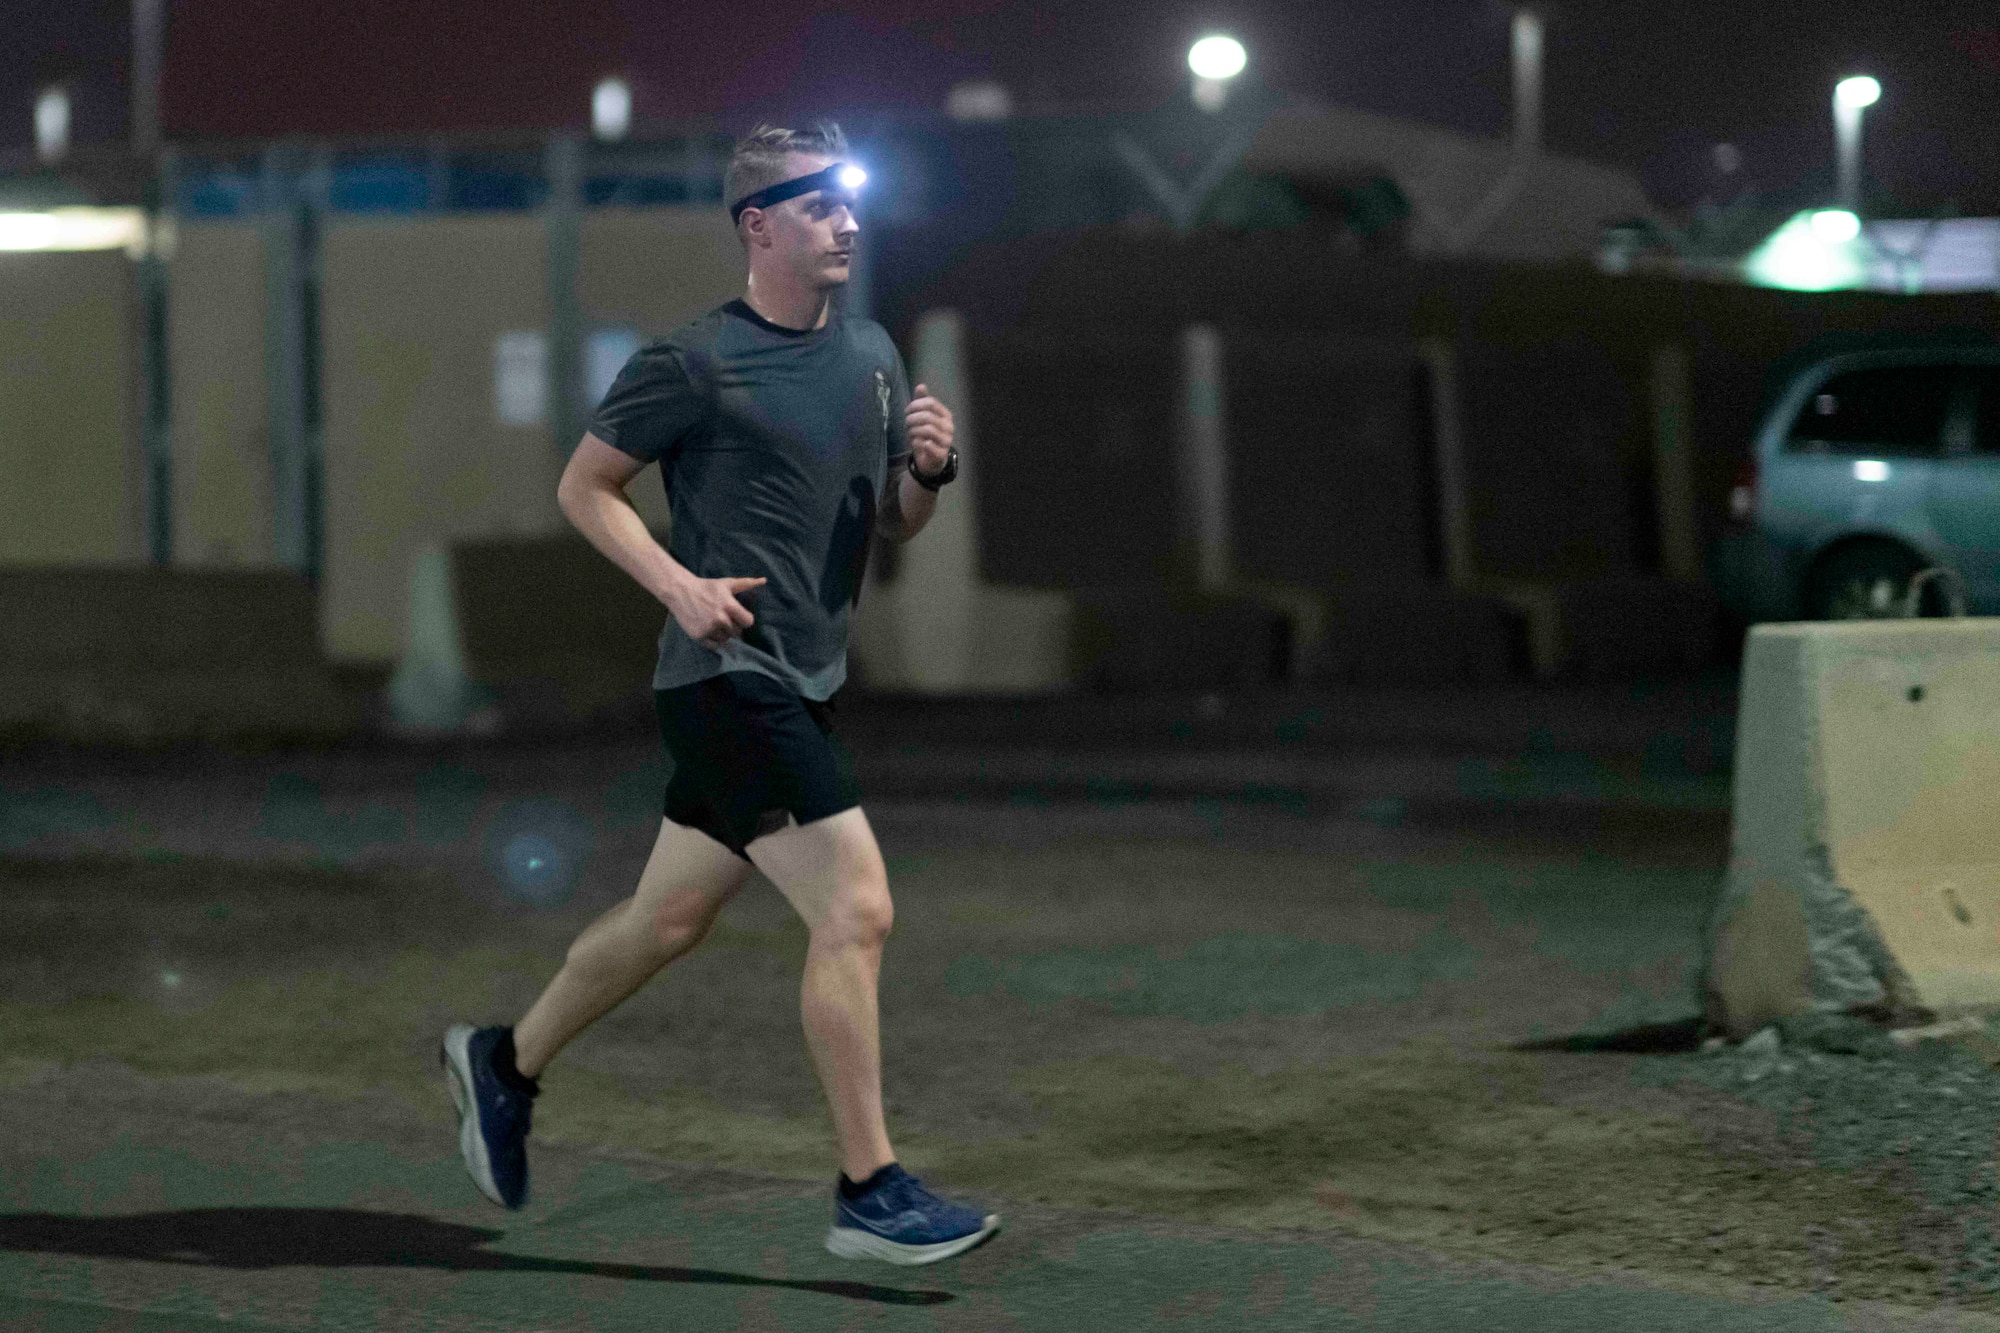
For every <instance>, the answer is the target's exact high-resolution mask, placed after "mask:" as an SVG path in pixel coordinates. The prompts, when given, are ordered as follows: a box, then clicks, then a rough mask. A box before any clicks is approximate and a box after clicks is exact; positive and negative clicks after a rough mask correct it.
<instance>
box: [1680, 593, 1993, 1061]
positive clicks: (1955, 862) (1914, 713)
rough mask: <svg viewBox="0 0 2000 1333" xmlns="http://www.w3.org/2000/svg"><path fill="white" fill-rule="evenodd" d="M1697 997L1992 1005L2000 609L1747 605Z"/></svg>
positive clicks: (1804, 1007) (1728, 1022) (1792, 1006)
mask: <svg viewBox="0 0 2000 1333" xmlns="http://www.w3.org/2000/svg"><path fill="white" fill-rule="evenodd" d="M1742 680H1743V688H1742V696H1741V702H1740V704H1739V708H1740V717H1739V723H1738V730H1737V748H1736V794H1735V825H1734V833H1733V846H1732V849H1731V856H1730V867H1729V877H1728V881H1727V884H1726V885H1725V888H1724V890H1723V894H1722V898H1721V901H1720V903H1719V904H1718V906H1717V910H1716V914H1715V918H1714V922H1713V928H1712V930H1711V932H1710V934H1711V951H1710V957H1709V960H1708V967H1707V981H1706V990H1707V1003H1708V1008H1709V1016H1710V1018H1711V1020H1712V1021H1714V1022H1716V1023H1717V1024H1718V1025H1720V1026H1722V1027H1725V1028H1727V1029H1728V1030H1729V1031H1730V1032H1731V1033H1732V1034H1734V1035H1736V1036H1739V1037H1740V1036H1743V1035H1746V1034H1748V1033H1750V1032H1753V1031H1755V1030H1756V1029H1757V1028H1759V1027H1761V1026H1763V1025H1764V1024H1765V1023H1768V1022H1770V1021H1771V1020H1772V1019H1775V1018H1778V1017H1782V1016H1785V1015H1790V1014H1798V1013H1804V1012H1807V1011H1809V1010H1829V1011H1849V1012H1864V1013H1869V1014H1871V1015H1873V1016H1876V1017H1879V1018H1884V1019H1886V1020H1888V1021H1890V1022H1894V1023H1899V1024H1901V1023H1908V1022H1920V1021H1926V1020H1928V1019H1930V1018H1934V1017H1935V1016H1936V1015H1937V1014H1939V1013H1942V1012H1949V1011H1964V1010H1971V1009H1982V1008H1987V1007H1993V1006H2000V819H1996V815H2000V618H1980V619H1962V620H1894V621H1875V622H1860V623H1853V622H1849V623H1834V624H1789V625H1760V626H1757V627H1756V628H1755V629H1753V630H1752V631H1751V635H1750V640H1749V644H1748V648H1747V651H1746V653H1745V656H1744V662H1743V678H1742Z"/></svg>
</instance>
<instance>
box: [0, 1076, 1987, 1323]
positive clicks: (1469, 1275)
mask: <svg viewBox="0 0 2000 1333" xmlns="http://www.w3.org/2000/svg"><path fill="white" fill-rule="evenodd" d="M297 1102H298V1098H296V1097H295V1096H289V1095H288V1096H280V1097H276V1098H272V1097H262V1098H260V1097H255V1096H250V1095H247V1094H244V1093H241V1092H237V1091H233V1090H230V1089H227V1088H225V1087H223V1086H222V1085H220V1084H213V1083H208V1082H206V1081H201V1080H187V1081H183V1082H180V1083H174V1084H156V1083H150V1082H148V1081H146V1080H143V1079H139V1078H137V1077H136V1076H134V1075H131V1074H129V1073H127V1072H124V1071H121V1070H116V1069H110V1068H104V1067H97V1068H84V1069H80V1070H75V1071H72V1072H69V1073H66V1074H62V1075H59V1076H52V1077H50V1078H47V1079H45V1080H43V1081H41V1082H39V1083H37V1084H35V1085H33V1086H30V1087H25V1088H15V1089H12V1090H9V1091H8V1092H7V1093H5V1094H4V1097H0V1107H4V1112H0V1118H3V1119H4V1121H5V1123H6V1124H7V1126H8V1132H7V1133H6V1135H5V1136H4V1139H3V1140H0V1209H4V1211H0V1326H4V1327H6V1328H8V1329H10V1330H22V1331H23V1333H27V1331H29V1330H36V1331H40V1333H72V1331H73V1330H76V1331H80V1330H92V1331H93V1333H95V1331H98V1330H104V1331H106V1333H108V1331H109V1330H129V1331H130V1333H142V1331H143V1333H207V1331H208V1330H222V1329H294V1328H323V1329H354V1330H363V1329H366V1330H376V1329H408V1330H431V1329H436V1330H463V1331H466V1333H486V1331H489V1330H490V1331H492V1333H499V1331H501V1330H507V1331H509V1333H511V1331H513V1330H530V1329H537V1330H542V1329H550V1330H552V1329H591V1330H624V1329H632V1330H641V1329H643V1330H646V1331H647V1333H657V1331H658V1330H662V1329H691V1330H695V1329H734V1328H752V1329H765V1328H769V1329H800V1330H805V1329H829V1330H831V1329H848V1328H883V1329H1018V1330H1037V1329H1048V1330H1065V1331H1068V1330H1076V1329H1101V1330H1111V1329H1126V1328H1143V1327H1152V1326H1156V1325H1158V1326H1171V1327H1175V1328H1186V1329H1271V1330H1279V1329H1313V1330H1345V1329H1375V1330H1412V1331H1413V1333H1414V1331H1416V1330H1423V1331H1425V1333H1429V1331H1431V1330H1439V1329H1481V1330H1489V1329H1491V1330H1499V1329H1515V1328H1519V1329H1533V1330H1537V1331H1538V1333H1558V1331H1559V1330H1572V1329H1573V1330H1579V1333H1581V1331H1584V1330H1588V1333H1603V1330H1614V1329H1616V1330H1639V1329H1646V1330H1652V1329H1657V1330H1663V1331H1664V1330H1684V1329H1701V1330H1703V1331H1704V1333H1737V1330H1741V1331H1742V1333H1753V1331H1754V1333H1807V1331H1808V1330H1815V1331H1816V1330H1859V1329H1883V1330H1889V1329H1898V1330H1901V1329H1970V1328H1988V1327H1993V1324H1992V1323H1991V1322H1990V1321H1989V1322H1979V1321H1974V1320H1970V1319H1967V1318H1965V1317H1962V1316H1956V1315H1953V1314H1951V1313H1950V1312H1930V1313H1919V1312H1913V1311H1902V1310H1896V1309H1891V1308H1887V1307H1882V1306H1870V1305H1862V1304H1859V1303H1847V1304H1835V1303H1833V1302H1829V1301H1826V1300H1821V1299H1817V1298H1797V1297H1794V1298H1785V1299H1746V1298H1742V1297H1737V1298H1734V1299H1731V1298H1725V1297H1722V1296H1717V1295H1709V1294H1701V1293H1699V1292H1690V1291H1686V1290H1678V1291H1677V1290H1669V1289H1666V1288H1663V1287H1660V1286H1657V1285H1652V1284H1648V1283H1644V1282H1639V1281H1630V1280H1617V1279H1611V1278H1591V1279H1577V1278H1568V1277H1562V1276H1558V1275H1555V1274H1551V1273H1548V1272H1543V1271H1538V1270H1535V1269H1531V1268H1526V1267H1521V1266H1515V1265H1503V1264H1497V1263H1485V1264H1469V1263H1465V1262H1461V1261H1455V1260H1448V1259H1444V1258H1441V1257H1438V1256H1435V1255H1429V1254H1426V1253H1424V1252H1422V1251H1419V1250H1413V1249H1408V1248H1404V1247H1398V1246H1392V1245H1385V1244H1378V1243H1371V1242H1363V1241H1355V1240H1350V1239H1345V1238H1342V1237H1338V1236H1327V1235H1324V1234H1313V1235H1307V1234H1304V1233H1276V1234H1273V1233H1250V1232H1232V1231H1229V1230H1226V1229H1221V1228H1204V1227H1198V1226H1189V1225H1181V1224H1168V1223H1159V1222H1152V1221H1146V1220H1142V1219H1136V1218H1131V1217H1124V1216H1119V1215H1115V1214H1107V1213H1092V1212H1085V1211H1074V1210H1060V1209H1052V1208H1040V1207H1032V1206H1023V1205H1018V1204H1009V1203H1007V1202H1006V1201H1004V1200H1001V1201H997V1202H998V1203H999V1206H1000V1207H1001V1208H1002V1209H1003V1210H1004V1212H1005V1214H1006V1216H1007V1218H1008V1224H1009V1225H1008V1229H1007V1230H1006V1231H1004V1232H1003V1233H1002V1234H1001V1236H1000V1237H998V1238H997V1239H996V1240H995V1241H993V1242H992V1243H991V1244H989V1245H988V1246H986V1247H984V1248H983V1249H981V1250H978V1251H975V1252H974V1253H973V1254H971V1255H968V1256H966V1257H964V1258H962V1259H959V1260H956V1261H950V1262H947V1263H945V1264H940V1265H937V1266H935V1267H932V1268H928V1269H920V1270H915V1271H905V1270H899V1269H893V1268H889V1267H886V1266H881V1265H867V1266H857V1265H853V1264H848V1263H844V1262H842V1261H840V1260H837V1259H834V1258H833V1257H832V1256H830V1255H828V1254H826V1253H825V1252H824V1251H823V1250H822V1249H821V1248H820V1238H821V1235H822V1231H823V1228H824V1226H825V1223H826V1220H827V1214H828V1206H827V1200H826V1199H825V1198H824V1197H823V1196H822V1192H821V1191H818V1190H815V1189H813V1188H811V1187H810V1186H804V1185H801V1184H798V1183H796V1182H792V1181H778V1180H772V1179H767V1178H760V1177H757V1176H754V1175H750V1174H746V1173H737V1172H725V1171H718V1170H713V1169H705V1168H700V1167H691V1166H684V1165H674V1164H670V1163H664V1162H658V1161H652V1160H648V1159H644V1158H638V1157H629V1156H628V1157H613V1156H606V1155H598V1154H593V1153H589V1152H584V1151H579V1150H576V1149H574V1148H566V1147H548V1146H544V1147H542V1148H541V1149H539V1150H538V1153H537V1157H536V1169H537V1198H536V1199H535V1200H534V1202H533V1203H532V1204H531V1205H530V1207H529V1208H527V1209H526V1210H524V1211H522V1212H521V1213H518V1214H508V1213H503V1212H501V1211H500V1210H498V1209H495V1208H492V1207H490V1206H489V1205H486V1204H484V1203H483V1202H482V1201H480V1200H478V1199H477V1198H476V1197H475V1196H474V1195H473V1193H472V1190H471V1187H470V1185H469V1184H468V1183H467V1181H466V1180H465V1177H464V1175H463V1173H462V1171H461V1169H460V1167H459V1164H458V1161H457V1158H456V1156H455V1154H453V1153H452V1152H451V1151H450V1150H449V1147H450V1145H449V1130H448V1128H446V1127H444V1126H442V1125H441V1124H439V1123H437V1122H435V1121H431V1120H426V1119H424V1118H422V1117H420V1116H417V1115H415V1114H413V1113H412V1112H410V1111H409V1110H408V1109H407V1108H402V1107H398V1106H397V1105H395V1104H393V1103H389V1102H386V1101H348V1102H324V1103H312V1105H314V1106H317V1107H318V1108H319V1109H321V1110H322V1111H323V1112H324V1115H323V1119H322V1120H321V1122H320V1123H321V1125H322V1129H321V1130H320V1131H319V1132H312V1131H311V1130H310V1129H309V1128H302V1126H310V1125H311V1123H312V1118H311V1117H309V1116H302V1115H301V1114H300V1111H301V1110H302V1109H304V1108H302V1107H301V1106H300V1105H299V1104H297ZM286 1103H290V1104H286ZM168 1111H171V1112H172V1114H167V1113H166V1112H168Z"/></svg>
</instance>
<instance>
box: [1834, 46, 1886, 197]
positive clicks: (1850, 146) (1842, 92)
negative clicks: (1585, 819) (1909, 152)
mask: <svg viewBox="0 0 2000 1333" xmlns="http://www.w3.org/2000/svg"><path fill="white" fill-rule="evenodd" d="M1881 100H1882V85H1881V83H1880V82H1879V81H1878V80H1875V79H1872V78H1870V77H1869V76H1868V75H1866V74H1856V75H1854V76H1853V77H1852V78H1846V79H1842V80H1841V81H1840V82H1839V83H1837V84H1835V85H1834V86H1833V137H1834V141H1835V143H1836V145H1837V146H1838V150H1839V156H1840V204H1841V207H1843V208H1845V209H1847V211H1849V212H1850V213H1859V212H1860V211H1861V113H1862V112H1863V111H1864V110H1866V109H1867V108H1869V107H1871V106H1874V105H1875V104H1876V103H1877V102H1879V101H1881Z"/></svg>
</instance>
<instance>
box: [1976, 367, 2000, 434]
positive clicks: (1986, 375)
mask: <svg viewBox="0 0 2000 1333" xmlns="http://www.w3.org/2000/svg"><path fill="white" fill-rule="evenodd" d="M1972 384H1973V389H1974V392H1976V393H1977V394H1978V395H1979V396H1978V398H1977V400H1976V402H1975V406H1974V408H1973V412H1974V414H1975V415H1974V416H1973V419H1972V447H1973V448H1974V449H1976V450H1978V451H1979V452H1980V453H1982V454H2000V366H1979V367H1977V368H1975V369H1974V370H1973V371H1972Z"/></svg>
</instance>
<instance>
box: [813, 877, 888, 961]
mask: <svg viewBox="0 0 2000 1333" xmlns="http://www.w3.org/2000/svg"><path fill="white" fill-rule="evenodd" d="M895 924H896V908H895V904H894V903H893V902H891V901H890V899H889V885H888V884H887V882H886V881H883V880H880V879H874V878H869V879H863V880H857V881H855V882H853V883H851V884H848V885H846V886H844V887H843V889H842V892H841V893H840V895H839V896H838V897H837V898H835V899H834V901H833V905H832V907H831V909H830V910H829V911H828V912H827V914H826V919H825V920H824V921H822V922H821V923H820V926H819V929H818V930H817V931H815V932H814V933H815V934H818V935H820V936H822V937H824V938H825V939H827V940H828V941H829V942H833V943H839V944H854V945H860V946H862V947H864V948H880V947H881V945H882V942H883V941H884V940H886V939H888V938H889V931H890V929H891V927H893V926H894V925H895Z"/></svg>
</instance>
